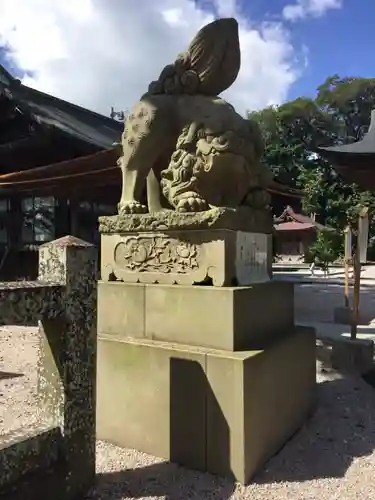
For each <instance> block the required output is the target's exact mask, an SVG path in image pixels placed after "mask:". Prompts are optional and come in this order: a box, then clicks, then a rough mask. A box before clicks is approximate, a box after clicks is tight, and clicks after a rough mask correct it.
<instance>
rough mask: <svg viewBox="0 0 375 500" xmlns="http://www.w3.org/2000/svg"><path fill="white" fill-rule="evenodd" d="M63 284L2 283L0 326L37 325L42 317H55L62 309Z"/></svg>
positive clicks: (0, 286) (34, 282)
mask: <svg viewBox="0 0 375 500" xmlns="http://www.w3.org/2000/svg"><path fill="white" fill-rule="evenodd" d="M63 295H64V290H63V287H62V286H61V284H59V283H58V282H56V283H48V282H47V281H14V282H2V283H0V325H30V326H32V325H37V322H38V319H39V318H41V317H42V316H46V317H50V318H52V317H54V316H56V314H58V311H59V310H60V309H61V307H62V297H63Z"/></svg>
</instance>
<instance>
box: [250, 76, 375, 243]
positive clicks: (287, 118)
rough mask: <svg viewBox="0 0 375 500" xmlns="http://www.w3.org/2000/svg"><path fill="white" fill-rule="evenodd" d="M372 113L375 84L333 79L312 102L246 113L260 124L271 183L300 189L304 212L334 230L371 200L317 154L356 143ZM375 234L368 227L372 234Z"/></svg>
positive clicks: (374, 199) (374, 203)
mask: <svg viewBox="0 0 375 500" xmlns="http://www.w3.org/2000/svg"><path fill="white" fill-rule="evenodd" d="M373 108H375V79H366V78H354V77H346V78H340V77H339V76H338V75H334V76H332V77H329V78H327V80H326V81H325V82H324V83H323V84H322V85H321V86H320V87H319V88H318V92H317V96H316V98H315V99H308V98H298V99H295V100H293V101H290V102H287V103H285V104H283V105H281V106H277V107H271V108H266V109H264V110H261V111H258V112H256V113H250V114H249V117H251V118H252V119H255V120H256V121H257V122H258V124H259V125H260V128H261V130H262V134H263V138H264V143H265V152H264V155H263V161H264V162H265V163H266V164H267V165H268V166H269V168H270V169H271V171H272V172H273V174H274V177H275V179H276V180H278V181H279V182H283V183H285V184H288V185H290V186H291V187H298V188H300V189H302V190H303V192H304V199H303V210H304V212H305V213H306V214H312V213H314V214H316V218H317V220H318V221H319V222H321V223H322V224H326V225H329V226H332V227H334V228H337V229H338V230H342V229H343V228H344V227H345V226H346V224H347V223H348V222H352V223H354V222H355V220H356V218H357V214H358V207H359V206H364V205H365V206H369V207H370V208H373V207H374V208H375V197H374V195H373V194H372V193H368V192H363V191H361V190H360V189H359V188H358V186H356V185H354V184H348V183H346V182H345V181H344V180H343V179H342V178H341V176H340V175H339V174H338V173H337V172H336V171H335V170H334V169H333V168H332V166H331V165H330V164H329V163H328V162H327V161H325V160H324V159H323V158H321V157H320V156H319V155H318V154H317V151H318V148H319V147H321V146H330V145H334V144H340V143H347V142H353V141H355V140H358V139H360V138H361V136H362V135H363V134H364V133H365V132H366V130H367V128H368V125H369V120H370V112H371V109H373ZM374 232H375V228H373V227H371V228H370V234H371V235H372V234H373V233H374Z"/></svg>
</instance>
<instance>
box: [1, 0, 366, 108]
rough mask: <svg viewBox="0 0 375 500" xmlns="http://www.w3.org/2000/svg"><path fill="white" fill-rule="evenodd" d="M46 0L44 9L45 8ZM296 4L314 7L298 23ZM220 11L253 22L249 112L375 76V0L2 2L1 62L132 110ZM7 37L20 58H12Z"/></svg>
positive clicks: (242, 86) (247, 65) (89, 102)
mask: <svg viewBox="0 0 375 500" xmlns="http://www.w3.org/2000/svg"><path fill="white" fill-rule="evenodd" d="M16 4H17V5H18V6H21V7H18V10H17V8H16V7H15V5H16ZM318 4H319V5H320V6H322V5H323V4H324V5H325V6H327V5H329V4H330V6H331V7H330V8H328V7H327V8H326V9H325V10H324V9H323V11H324V12H323V11H322V12H321V13H320V14H321V15H319V16H316V15H314V14H313V13H312V11H311V6H312V5H313V6H315V7H316V6H317V5H318ZM333 4H336V8H333V7H332V5H333ZM339 4H340V8H337V7H338V5H339ZM37 5H39V6H41V5H42V7H43V5H44V8H42V7H40V10H39V11H38V10H37V8H36V6H37ZM287 5H289V6H290V5H292V8H294V9H295V8H297V9H298V8H300V7H298V5H300V6H301V5H304V6H305V7H306V6H307V5H310V11H308V9H307V8H306V9H307V10H306V9H305V15H304V16H299V17H298V18H296V19H294V20H293V21H291V20H290V16H289V18H288V16H286V15H285V14H284V15H283V12H285V8H286V6H287ZM78 6H79V9H78ZM156 6H158V7H156ZM296 6H297V7H296ZM81 7H82V8H81ZM147 7H148V8H147ZM202 7H204V10H202ZM283 9H284V10H283ZM172 11H173V12H172ZM41 12H43V15H41ZM151 12H152V13H151ZM171 12H172V14H173V15H171ZM210 12H211V14H210ZM213 12H215V13H216V14H218V13H219V14H220V15H221V16H222V17H223V14H224V15H227V14H228V15H236V14H237V16H236V17H238V18H239V21H240V24H241V23H242V25H243V26H245V25H246V30H245V35H244V37H243V39H242V40H241V42H244V43H245V42H246V43H247V45H246V46H245V45H244V46H242V49H243V58H242V59H243V69H242V73H241V75H240V81H239V83H236V87H235V88H234V90H233V92H232V93H231V94H230V100H231V101H232V102H233V103H234V104H235V105H236V107H240V108H241V111H242V110H245V109H254V108H257V107H262V106H265V105H267V104H269V103H278V102H282V101H283V100H285V99H293V98H295V97H298V96H301V95H304V96H311V97H313V96H314V95H315V94H316V89H317V87H318V86H319V85H320V84H321V83H323V82H324V80H325V79H326V77H328V76H330V75H332V74H335V73H338V74H339V75H341V76H363V77H375V58H374V55H373V46H374V45H375V30H374V29H373V26H374V25H375V0H237V1H236V0H196V2H195V6H194V2H193V1H192V0H158V2H155V1H154V0H142V1H141V2H134V1H133V0H111V2H109V1H108V0H64V1H62V0H55V2H52V0H38V1H36V0H18V2H17V3H15V2H14V1H13V0H0V63H2V64H4V65H5V66H6V67H7V68H8V69H9V70H11V72H12V73H15V74H17V76H19V77H22V76H23V75H24V74H25V73H26V70H28V72H27V74H32V75H37V76H36V77H35V79H34V80H33V81H31V84H32V85H33V86H35V87H36V88H40V89H41V90H44V91H46V92H49V93H52V94H54V95H57V96H59V97H63V98H65V99H67V100H71V101H72V102H76V103H77V104H81V105H84V106H86V107H89V108H91V109H95V110H98V111H100V112H103V110H104V109H105V110H107V109H108V108H109V105H110V104H112V103H114V104H115V106H118V107H122V108H124V107H127V106H128V104H129V103H131V102H134V100H135V99H137V96H138V95H139V94H141V93H142V90H143V89H144V87H145V86H146V85H147V82H148V80H149V79H150V78H151V79H155V77H156V76H157V75H156V74H155V73H157V72H158V71H159V70H160V68H161V67H163V65H164V64H166V63H167V62H169V61H168V59H170V58H171V57H172V56H173V54H176V52H179V51H180V50H181V48H182V47H184V46H186V44H187V43H188V41H189V40H190V39H191V35H192V34H193V33H195V32H196V30H197V27H199V26H200V25H202V23H204V22H205V21H207V20H210V19H209V16H210V15H211V16H212V13H213ZM167 14H168V15H167ZM207 16H208V17H207ZM161 18H163V19H164V21H163V23H162V22H161V21H160V20H161ZM4 19H5V21H4ZM116 22H117V24H116ZM265 22H269V23H271V24H272V26H273V28H272V29H273V30H274V31H273V33H275V32H276V31H277V25H278V23H279V25H280V27H281V29H282V32H283V35H282V36H281V37H280V40H278V41H277V43H276V45H275V44H274V43H273V41H272V40H273V39H272V40H271V41H270V40H266V42H264V33H263V32H262V25H263V23H265ZM13 24H14V26H16V27H17V29H16V30H13V31H12V29H13ZM188 24H190V26H188ZM11 28H12V29H11ZM116 30H117V31H116ZM275 30H276V31H275ZM133 31H134V32H135V34H134V33H133ZM98 33H100V37H99V36H98ZM127 33H129V36H128V38H126V37H127ZM15 34H16V36H14V35H15ZM47 35H48V36H47ZM271 38H272V37H271ZM101 39H103V40H105V41H104V42H102V43H100V44H99V43H98V40H101ZM114 40H116V44H117V48H116V47H115V45H114ZM7 44H8V45H9V44H10V45H11V46H12V48H13V51H14V57H13V61H12V62H10V61H9V60H6V58H4V55H5V53H6V51H7V49H5V48H4V46H5V45H7ZM1 46H2V48H1ZM124 47H125V48H127V51H126V49H125V48H124ZM115 48H116V50H117V52H116V51H115ZM153 50H154V51H155V52H154V54H155V55H153V57H152V58H150V51H153ZM304 50H306V55H307V59H306V60H307V64H306V66H305V67H304V65H303V64H302V62H301V61H302V59H303V57H304V56H303V54H304ZM275 53H276V56H272V55H270V54H275ZM56 54H60V56H57V55H56ZM273 57H275V60H273ZM116 58H117V59H116ZM294 59H295V60H296V61H297V59H298V62H297V63H296V64H295V65H294ZM145 61H147V62H145ZM141 65H142V68H141ZM17 66H18V67H17ZM20 67H23V70H21V69H19V68H20ZM260 67H261V71H260V76H258V74H257V71H258V70H259V68H260ZM140 68H141V69H140ZM147 68H149V69H147ZM114 74H116V78H117V80H116V78H115V79H114V78H113V77H112V76H111V75H114ZM129 75H130V76H129ZM29 80H30V79H29ZM26 83H27V84H30V82H29V81H26ZM108 95H111V96H112V97H111V99H112V101H111V102H109V100H108V99H109V98H108Z"/></svg>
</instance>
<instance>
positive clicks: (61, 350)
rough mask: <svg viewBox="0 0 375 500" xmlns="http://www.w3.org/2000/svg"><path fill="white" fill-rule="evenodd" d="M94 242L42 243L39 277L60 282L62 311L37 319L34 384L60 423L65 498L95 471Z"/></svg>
mask: <svg viewBox="0 0 375 500" xmlns="http://www.w3.org/2000/svg"><path fill="white" fill-rule="evenodd" d="M96 258H97V251H96V248H95V247H94V246H93V245H91V244H89V243H86V242H84V241H82V240H80V239H78V238H75V237H73V236H66V237H63V238H60V239H58V240H55V241H52V242H51V243H47V244H45V245H42V246H41V248H40V254H39V277H38V279H39V280H40V281H42V282H49V283H57V284H61V285H63V288H64V292H63V298H62V304H61V306H62V307H61V311H60V312H57V314H54V313H53V312H51V313H52V314H51V313H50V314H48V316H47V315H44V316H43V319H42V321H41V322H40V324H39V332H40V355H39V363H38V368H39V377H38V389H39V395H40V401H41V404H42V408H43V410H45V411H46V414H47V416H48V418H49V419H51V423H54V424H58V425H60V426H61V430H62V432H63V436H64V440H63V442H64V450H63V453H64V457H65V458H66V465H67V471H66V478H67V481H66V483H65V484H66V493H67V497H68V498H75V497H76V496H78V495H80V494H82V493H84V492H85V491H87V488H88V487H89V486H91V485H92V483H93V481H94V477H95V437H96V433H95V426H96V418H95V417H96V340H97V339H96V295H97V294H96Z"/></svg>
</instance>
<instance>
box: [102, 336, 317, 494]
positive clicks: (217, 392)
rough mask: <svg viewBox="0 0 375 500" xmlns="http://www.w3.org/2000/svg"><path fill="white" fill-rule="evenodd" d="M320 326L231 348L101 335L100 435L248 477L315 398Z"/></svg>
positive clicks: (297, 423)
mask: <svg viewBox="0 0 375 500" xmlns="http://www.w3.org/2000/svg"><path fill="white" fill-rule="evenodd" d="M315 385H316V382H315V332H314V330H313V329H311V328H304V327H298V328H296V330H295V331H293V333H291V334H290V335H288V336H287V337H285V338H283V339H281V340H280V341H279V342H277V343H275V344H274V345H273V346H272V347H269V348H268V349H266V350H261V351H243V352H236V353H233V352H224V351H213V350H208V349H199V348H193V347H188V346H182V345H180V346H177V345H174V344H169V343H164V342H156V341H154V342H153V341H148V340H140V339H131V340H130V339H116V338H115V337H113V336H100V337H99V343H98V399H97V411H98V414H97V435H98V438H99V439H102V440H105V441H109V442H112V443H115V444H117V445H119V446H122V447H125V448H135V449H137V450H140V451H143V452H146V453H149V454H151V455H154V456H157V457H161V458H164V459H166V460H170V461H172V462H175V463H178V464H180V465H184V466H186V467H189V468H193V469H198V470H202V471H207V472H211V473H214V474H219V475H223V476H228V477H231V478H234V479H235V480H237V481H239V482H241V483H243V484H246V483H248V482H249V481H250V480H251V478H252V477H253V476H254V474H255V473H256V472H257V471H259V470H260V469H261V468H262V466H263V465H264V464H265V462H266V461H267V460H268V459H269V458H270V457H271V456H272V455H273V454H275V453H276V452H277V451H278V450H279V449H280V447H282V446H283V445H284V443H285V442H286V441H287V439H288V438H290V436H291V435H292V434H293V433H294V432H295V431H296V430H298V428H299V427H300V426H301V424H302V423H303V422H304V421H305V419H306V417H307V415H308V414H309V413H310V412H311V410H312V408H313V404H314V401H315Z"/></svg>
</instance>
